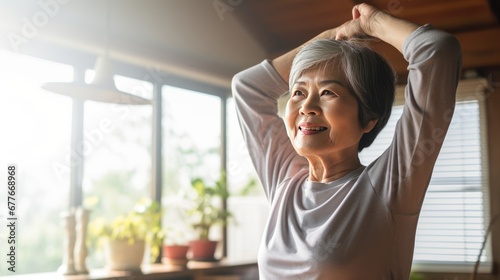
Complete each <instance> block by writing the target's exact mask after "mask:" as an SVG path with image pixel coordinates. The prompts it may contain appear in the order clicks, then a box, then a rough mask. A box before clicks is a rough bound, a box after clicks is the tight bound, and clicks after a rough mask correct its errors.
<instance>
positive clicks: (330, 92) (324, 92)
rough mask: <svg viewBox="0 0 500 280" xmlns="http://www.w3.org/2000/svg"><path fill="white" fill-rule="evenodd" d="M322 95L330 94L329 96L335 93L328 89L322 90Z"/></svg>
mask: <svg viewBox="0 0 500 280" xmlns="http://www.w3.org/2000/svg"><path fill="white" fill-rule="evenodd" d="M323 95H330V96H337V94H336V93H335V92H333V91H330V90H324V91H322V92H321V96H323Z"/></svg>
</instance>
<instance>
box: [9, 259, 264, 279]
mask: <svg viewBox="0 0 500 280" xmlns="http://www.w3.org/2000/svg"><path fill="white" fill-rule="evenodd" d="M256 273H257V263H256V262H255V261H237V260H229V259H224V260H222V261H220V262H192V261H190V262H189V263H188V265H187V267H178V266H171V265H168V264H151V265H145V266H143V267H142V272H140V273H131V272H126V271H109V270H105V269H96V270H94V269H93V270H91V271H90V274H85V275H83V274H82V275H66V276H65V275H61V274H59V273H57V272H47V273H37V274H21V275H14V276H2V280H28V279H52V280H111V279H112V280H130V279H131V278H130V277H131V276H133V277H134V278H133V279H134V280H141V279H148V280H156V279H158V280H159V279H177V278H181V279H189V278H193V279H194V277H199V276H209V275H240V276H242V275H245V276H247V275H254V274H255V275H256V278H257V277H258V276H257V274H256ZM12 274H15V273H12Z"/></svg>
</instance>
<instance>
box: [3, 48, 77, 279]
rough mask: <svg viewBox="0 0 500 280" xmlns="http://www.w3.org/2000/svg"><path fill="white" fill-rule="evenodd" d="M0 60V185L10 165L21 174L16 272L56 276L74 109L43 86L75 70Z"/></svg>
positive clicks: (6, 55)
mask: <svg viewBox="0 0 500 280" xmlns="http://www.w3.org/2000/svg"><path fill="white" fill-rule="evenodd" d="M0 61H2V63H0V77H1V79H2V82H1V83H0V128H1V129H2V133H1V135H2V137H0V163H1V164H0V170H1V175H0V181H1V182H6V181H7V179H6V177H4V176H5V174H6V172H5V171H6V168H7V165H8V164H12V163H14V164H17V167H18V171H19V173H18V177H17V179H18V185H17V194H16V200H17V201H16V202H17V204H16V215H17V217H18V221H17V224H18V228H17V235H16V239H17V244H18V246H17V247H16V249H17V254H16V255H17V263H16V269H17V270H16V273H18V274H21V273H34V272H44V271H55V270H57V268H58V267H59V266H60V265H61V257H62V243H61V240H62V234H63V231H62V228H61V226H60V219H59V214H60V213H61V212H62V211H64V210H66V209H67V208H68V204H69V203H68V195H69V191H68V190H69V188H68V186H69V172H68V171H69V154H70V153H71V148H70V137H71V133H70V132H71V108H72V106H71V99H70V98H68V97H64V96H61V95H57V94H54V93H50V92H47V91H45V90H43V89H41V88H40V86H41V85H42V83H44V82H46V81H59V82H69V81H71V80H72V79H73V70H72V67H71V66H68V65H63V64H58V63H54V62H49V61H45V60H41V59H35V58H32V57H28V56H22V55H18V54H14V53H11V52H7V51H0ZM5 190H6V189H4V188H2V193H1V194H0V197H1V198H2V199H0V217H2V218H1V220H2V221H5V215H6V212H5V210H6V209H7V207H6V205H5V203H6V199H4V198H5V197H6V196H5V195H6V193H5V192H4V191H5ZM34 232H36V234H33V233H34ZM6 234H7V232H6V230H5V226H2V228H1V229H0V240H1V242H2V243H1V244H0V248H1V251H2V254H1V255H0V263H1V266H0V267H2V269H0V275H2V274H4V275H6V274H8V273H9V271H8V270H7V268H6V254H5V249H6V245H7V244H6V243H4V241H5V240H6V239H4V237H5V236H6ZM41 256H42V257H41ZM4 268H5V269H4ZM0 278H1V277H0Z"/></svg>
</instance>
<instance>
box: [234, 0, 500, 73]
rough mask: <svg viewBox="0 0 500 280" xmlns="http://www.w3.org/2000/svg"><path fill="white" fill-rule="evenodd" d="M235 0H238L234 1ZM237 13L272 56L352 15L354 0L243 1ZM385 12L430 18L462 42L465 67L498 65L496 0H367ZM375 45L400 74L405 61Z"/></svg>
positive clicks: (499, 39)
mask: <svg viewBox="0 0 500 280" xmlns="http://www.w3.org/2000/svg"><path fill="white" fill-rule="evenodd" d="M233 2H236V1H233ZM239 2H241V4H240V5H239V6H236V7H234V12H235V14H236V16H237V17H238V18H239V19H240V20H241V21H242V22H243V23H244V25H245V26H247V28H248V29H249V31H250V32H251V34H253V36H255V37H256V38H257V40H258V42H260V44H261V45H262V46H263V47H264V49H265V50H266V52H267V53H268V54H269V55H270V56H271V57H272V56H276V55H279V54H281V53H284V52H286V51H288V50H290V49H292V48H294V47H296V46H298V45H300V44H301V43H303V42H305V41H307V40H309V39H310V38H312V37H314V36H315V35H317V34H318V33H320V32H321V31H323V30H326V29H329V28H332V27H335V26H338V25H340V24H342V23H344V22H345V21H347V20H349V19H351V10H352V7H353V6H354V5H355V4H357V3H358V1H353V0H335V1H334V0H253V1H250V0H241V1H239ZM365 2H366V3H368V4H370V5H373V6H375V7H377V8H379V9H382V10H385V11H386V12H388V13H390V14H392V15H394V16H397V17H400V18H404V19H407V20H410V21H413V22H416V23H418V24H426V23H430V24H432V25H433V26H435V27H436V28H439V29H443V30H446V31H448V32H450V33H452V34H454V35H455V36H456V37H457V38H458V39H459V40H460V42H461V45H462V50H463V55H464V63H463V66H464V69H471V68H481V67H490V66H500V27H499V6H500V3H499V1H498V0H490V1H488V0H367V1H365ZM374 47H375V49H376V50H378V51H379V52H381V53H382V54H383V55H384V56H386V57H387V58H388V59H389V61H390V62H391V63H392V64H393V65H394V67H395V68H396V71H397V72H398V74H399V75H403V76H404V75H405V73H406V66H407V63H406V62H405V61H404V60H403V58H402V57H401V55H400V54H399V53H398V52H397V51H396V50H395V49H394V48H392V47H390V46H389V45H387V44H385V43H377V44H376V45H375V46H374Z"/></svg>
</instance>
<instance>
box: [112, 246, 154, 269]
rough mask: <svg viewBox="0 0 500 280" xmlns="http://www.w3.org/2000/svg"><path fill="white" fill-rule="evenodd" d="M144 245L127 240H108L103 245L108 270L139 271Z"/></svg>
mask: <svg viewBox="0 0 500 280" xmlns="http://www.w3.org/2000/svg"><path fill="white" fill-rule="evenodd" d="M145 247H146V243H145V242H144V241H135V242H134V243H133V244H130V243H129V242H128V240H108V241H107V242H106V243H105V248H104V249H105V254H106V262H107V264H108V267H109V269H110V270H126V271H140V270H141V263H142V260H143V258H144V251H145Z"/></svg>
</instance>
